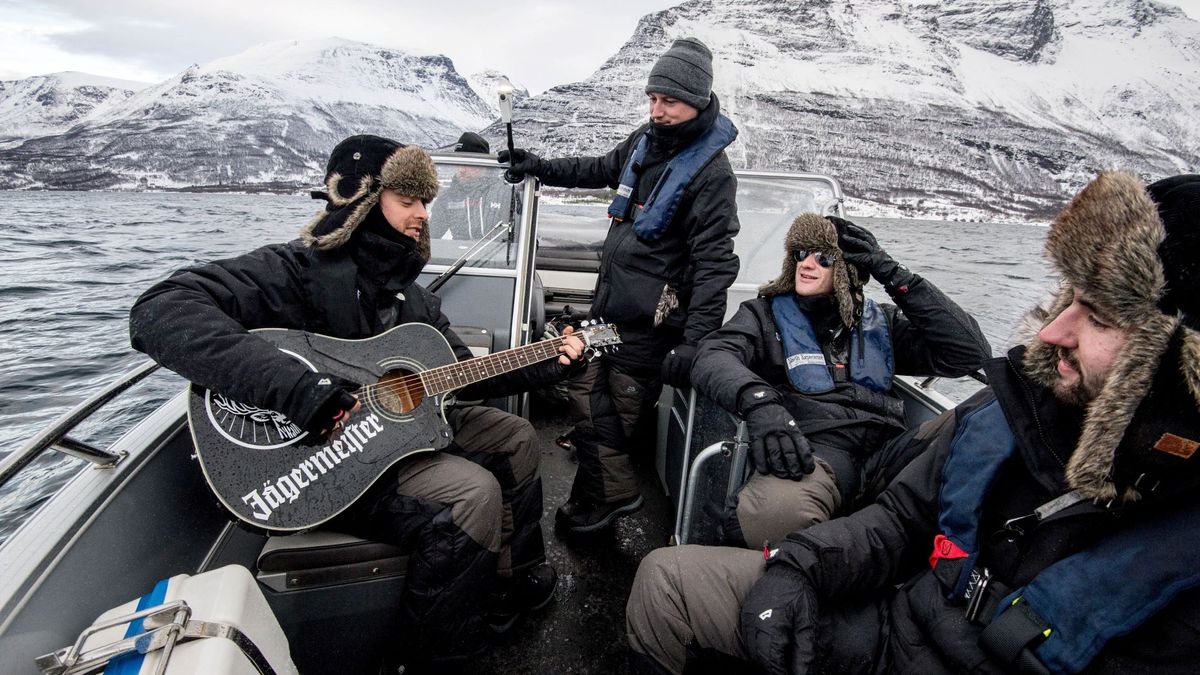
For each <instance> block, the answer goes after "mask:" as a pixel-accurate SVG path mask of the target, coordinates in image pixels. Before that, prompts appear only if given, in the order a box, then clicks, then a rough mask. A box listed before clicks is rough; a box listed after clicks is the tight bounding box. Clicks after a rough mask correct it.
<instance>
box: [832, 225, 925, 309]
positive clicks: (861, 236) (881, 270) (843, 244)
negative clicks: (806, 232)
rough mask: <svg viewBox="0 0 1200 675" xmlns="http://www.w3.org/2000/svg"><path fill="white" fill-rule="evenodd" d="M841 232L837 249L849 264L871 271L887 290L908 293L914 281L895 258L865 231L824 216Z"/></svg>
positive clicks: (910, 274) (911, 274)
mask: <svg viewBox="0 0 1200 675" xmlns="http://www.w3.org/2000/svg"><path fill="white" fill-rule="evenodd" d="M825 218H826V219H827V220H829V222H831V223H833V224H834V226H835V227H836V228H837V230H838V248H840V249H841V250H842V258H844V259H845V260H846V262H848V263H850V264H852V265H854V266H856V267H858V268H860V269H864V270H866V271H868V272H869V273H870V274H871V276H872V277H874V278H875V280H876V281H878V282H879V283H881V284H883V286H884V288H886V289H887V290H888V291H893V290H899V291H901V292H905V291H907V286H908V285H909V284H911V283H912V282H913V281H914V280H915V276H916V275H914V274H913V273H912V272H910V271H908V268H907V267H905V266H904V265H901V264H900V263H898V262H896V261H895V260H893V259H892V257H891V256H889V255H888V254H887V252H886V251H884V250H883V248H881V247H880V246H879V242H877V241H875V235H873V234H871V233H870V232H869V231H867V229H866V228H864V227H861V226H859V225H855V224H854V223H852V222H850V221H848V220H845V219H843V218H838V217H837V216H825Z"/></svg>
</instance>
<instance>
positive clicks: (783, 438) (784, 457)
mask: <svg viewBox="0 0 1200 675" xmlns="http://www.w3.org/2000/svg"><path fill="white" fill-rule="evenodd" d="M745 417H746V430H747V431H748V432H749V436H750V464H752V465H753V466H754V470H755V471H758V472H759V473H763V474H766V473H769V474H772V475H774V476H776V477H778V478H790V479H792V480H800V478H802V477H803V476H804V474H806V473H812V472H813V470H814V469H816V468H817V466H816V464H815V463H814V462H813V455H812V448H810V447H809V446H808V439H806V438H804V434H802V433H800V429H799V427H797V426H796V420H794V419H792V414H791V413H789V412H788V411H787V408H784V407H783V406H781V405H779V404H778V403H765V404H763V405H760V406H757V407H754V408H751V409H750V410H748V411H747V412H746V414H745Z"/></svg>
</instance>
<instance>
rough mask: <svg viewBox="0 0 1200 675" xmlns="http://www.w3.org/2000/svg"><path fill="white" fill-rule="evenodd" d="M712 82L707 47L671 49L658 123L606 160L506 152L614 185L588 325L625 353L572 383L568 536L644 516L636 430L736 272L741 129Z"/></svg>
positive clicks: (515, 170)
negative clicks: (574, 454)
mask: <svg viewBox="0 0 1200 675" xmlns="http://www.w3.org/2000/svg"><path fill="white" fill-rule="evenodd" d="M712 80H713V75H712V53H711V52H710V51H709V50H708V47H706V46H705V45H704V44H703V43H702V42H700V41H699V40H697V39H695V38H682V39H679V40H675V42H674V43H673V44H672V45H671V47H670V49H668V50H667V51H666V53H664V54H663V55H662V56H661V57H660V58H659V59H658V61H657V62H656V63H655V64H654V67H653V68H652V69H651V71H650V77H649V80H648V81H647V83H646V95H647V96H648V97H649V105H650V121H649V122H647V123H645V124H643V125H642V126H640V127H638V128H637V129H636V130H635V131H634V132H633V133H632V134H630V135H629V137H628V138H626V139H625V140H624V141H623V142H622V143H621V144H620V145H618V146H617V147H616V148H614V149H613V150H612V151H610V152H609V153H608V154H606V155H603V156H600V157H565V158H560V159H551V160H543V159H541V158H540V157H538V156H537V155H535V154H533V153H532V152H529V151H527V150H522V149H517V150H513V151H512V152H511V153H509V152H508V151H501V152H500V154H499V156H498V157H499V160H500V162H501V163H505V162H507V163H508V164H509V172H510V178H511V179H517V180H519V179H521V178H523V177H524V176H526V175H532V176H537V177H538V178H539V179H540V180H541V181H542V182H544V183H546V184H547V185H555V186H561V187H583V188H600V187H609V188H615V189H616V190H617V196H616V198H615V199H614V200H613V202H612V204H611V205H610V206H609V209H608V214H609V216H610V217H611V218H612V222H611V225H610V227H609V230H608V235H607V237H606V239H605V241H604V246H603V249H602V252H601V258H600V273H599V276H598V278H597V280H596V289H595V294H594V298H593V301H592V306H591V316H592V317H603V318H604V319H605V320H606V321H612V322H613V323H615V324H616V325H617V326H619V327H620V329H621V337H622V341H623V344H622V346H621V349H620V350H619V351H618V352H616V353H615V354H612V355H608V356H605V357H604V358H602V359H599V360H597V361H595V362H593V363H591V364H590V365H589V366H588V368H587V369H586V370H585V371H583V372H582V373H581V374H580V375H578V376H576V377H574V378H573V379H572V380H571V382H570V384H569V390H568V395H569V398H570V404H571V411H572V418H573V422H574V423H575V430H574V431H573V432H572V434H571V442H572V443H573V445H574V447H575V448H576V449H577V451H578V457H579V469H578V471H577V472H576V474H575V481H574V484H573V485H572V487H571V495H570V497H569V499H568V500H567V502H566V503H565V504H563V505H562V506H561V507H560V508H559V509H558V512H557V513H556V514H555V518H556V522H557V524H558V526H559V527H560V528H563V529H565V530H567V531H570V532H576V533H580V532H592V531H595V530H600V529H602V528H605V527H608V526H609V525H610V524H611V523H612V522H613V520H614V519H615V518H616V517H617V516H620V515H622V514H626V513H632V512H634V511H636V510H637V509H639V508H641V506H642V495H641V493H640V491H639V489H638V481H637V476H636V475H635V473H634V471H633V466H632V464H631V461H630V451H631V449H632V447H633V446H634V445H635V441H634V440H633V439H632V438H631V435H632V433H633V431H634V429H635V428H637V426H638V424H639V421H640V419H641V414H642V412H643V410H645V409H646V407H647V403H648V402H652V401H654V400H656V399H657V398H658V393H659V390H660V388H661V387H662V383H663V382H664V381H666V382H667V383H668V384H671V385H674V386H687V385H688V384H689V381H688V375H689V371H690V369H691V365H692V358H693V356H694V355H695V352H696V345H697V344H698V343H699V341H700V338H702V337H704V336H705V335H707V334H708V333H709V332H711V331H713V330H715V329H716V328H717V327H718V326H720V325H721V321H722V320H723V319H724V317H725V292H726V290H727V289H728V288H729V285H730V284H732V283H733V280H734V279H735V278H737V273H738V259H737V256H736V255H735V254H734V252H733V237H734V235H736V234H737V232H738V220H737V206H736V203H735V199H736V193H737V180H736V179H735V178H734V175H733V169H732V167H731V166H730V164H729V158H728V157H727V156H726V155H725V147H726V146H728V145H729V144H730V143H732V142H733V140H734V139H735V138H736V137H737V129H736V128H735V127H734V126H733V123H732V122H730V121H729V118H727V117H725V116H724V115H722V114H721V107H720V103H719V101H718V100H717V97H716V95H715V94H714V93H713V92H712Z"/></svg>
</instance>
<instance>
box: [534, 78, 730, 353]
mask: <svg viewBox="0 0 1200 675" xmlns="http://www.w3.org/2000/svg"><path fill="white" fill-rule="evenodd" d="M719 111H720V104H719V103H718V102H717V99H716V96H714V97H713V102H712V103H711V104H709V106H708V107H707V108H705V109H704V110H703V111H702V112H701V113H700V116H699V117H698V118H696V119H697V125H696V128H695V134H694V135H695V136H698V135H699V133H702V132H703V131H705V130H707V128H708V126H711V125H712V123H713V122H714V121H715V120H716V116H717V114H718V113H719ZM685 124H686V123H685ZM649 126H650V125H649V123H647V124H644V125H642V126H641V127H639V128H638V129H637V130H636V131H634V132H633V133H632V134H630V135H629V137H628V138H626V139H625V140H624V141H623V142H622V143H621V144H620V145H618V146H617V147H616V148H613V150H612V151H610V152H609V153H608V154H606V155H603V156H600V157H564V158H559V159H551V160H546V161H544V162H542V165H541V168H539V170H538V177H539V178H540V179H541V180H542V181H543V182H545V183H546V184H547V185H555V186H559V187H582V188H601V187H608V188H616V187H617V185H618V184H619V182H620V179H621V169H622V168H624V166H625V162H626V161H627V160H628V158H629V155H630V154H631V153H632V152H633V150H634V148H635V147H636V145H637V142H638V140H639V139H640V138H641V137H642V134H643V133H644V132H645V131H646V129H647V128H649ZM683 147H686V144H684V145H683V146H682V147H680V146H675V147H669V148H666V149H664V150H663V151H662V152H655V148H654V147H652V148H651V152H650V153H648V155H647V159H646V162H645V165H644V167H643V169H642V172H641V173H640V174H639V177H638V182H637V186H636V188H635V190H634V194H633V195H632V199H633V201H634V202H635V203H638V204H640V203H642V202H644V201H645V199H646V197H647V196H648V193H649V192H650V190H651V189H652V188H653V187H654V185H655V183H656V182H657V181H658V178H659V176H661V175H662V171H663V169H664V168H665V167H666V164H667V162H668V161H670V159H671V157H673V156H674V155H675V154H677V153H678V151H679V150H681V149H682V148H683ZM736 198H737V178H735V177H734V175H733V168H732V167H731V166H730V164H729V158H728V157H726V155H725V152H724V151H722V152H721V153H719V154H717V155H716V156H715V157H714V158H713V159H712V160H711V161H710V162H709V163H708V164H707V165H706V166H705V167H704V168H703V169H701V171H700V172H699V173H698V174H697V175H696V177H695V179H693V181H692V183H691V184H690V185H689V186H688V187H687V189H686V190H685V191H684V194H683V197H682V199H681V201H680V203H679V207H678V209H677V210H676V212H675V217H674V219H673V220H672V221H671V223H670V224H669V225H668V226H667V229H666V231H665V232H664V233H663V235H662V236H661V237H659V238H658V239H656V240H653V241H651V240H649V239H643V238H641V237H639V236H637V234H636V233H635V232H634V230H633V225H632V221H631V220H625V221H622V222H616V223H613V224H612V225H611V227H610V228H609V231H608V235H607V237H606V238H605V240H604V246H603V249H602V252H601V262H600V274H599V277H598V278H597V280H596V289H595V296H594V299H593V302H592V315H593V316H595V317H603V318H604V319H605V320H607V321H611V322H613V323H615V324H617V326H618V327H619V328H620V329H621V335H622V338H623V340H624V344H623V345H622V347H621V349H620V350H619V351H617V352H615V353H613V354H612V355H610V356H607V357H605V358H609V359H612V360H613V361H616V362H624V363H630V364H633V365H637V366H644V367H657V366H658V365H659V364H661V363H662V358H663V356H664V355H665V354H666V352H667V351H669V350H670V349H671V348H672V347H674V346H675V345H676V344H678V343H679V342H681V341H682V342H686V343H688V344H693V345H694V344H696V343H697V342H699V340H700V338H702V337H704V336H705V335H707V334H708V333H710V332H711V331H713V330H715V329H716V328H717V327H718V326H720V325H721V321H722V320H723V319H724V318H725V291H726V290H727V289H728V288H729V286H730V284H732V283H733V281H734V279H736V278H737V274H738V258H737V255H735V254H734V252H733V237H734V236H735V235H736V234H737V233H738V229H739V225H738V219H737V204H736ZM668 285H669V286H671V287H672V288H673V289H675V291H676V293H677V297H678V299H679V307H678V309H676V310H674V311H672V312H670V313H669V314H668V315H667V317H666V318H665V320H664V321H663V322H662V324H661V325H660V326H659V327H657V328H656V327H655V326H654V325H653V320H654V314H655V309H656V307H657V306H658V300H659V298H660V296H661V295H662V292H663V287H664V286H668Z"/></svg>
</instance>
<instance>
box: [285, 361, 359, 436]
mask: <svg viewBox="0 0 1200 675" xmlns="http://www.w3.org/2000/svg"><path fill="white" fill-rule="evenodd" d="M313 375H314V376H316V377H315V379H316V384H315V388H316V393H315V394H314V398H318V397H324V398H325V401H324V402H323V403H321V404H320V405H319V406H317V408H316V412H314V413H313V414H312V416H311V417H310V418H309V419H307V420H303V421H301V420H296V424H299V425H300V427H301V428H303V429H304V430H305V431H307V432H308V433H310V434H313V435H316V436H320V437H322V438H325V437H327V436H328V435H329V432H331V431H333V430H334V429H335V428H336V426H337V425H338V424H339V423H340V422H344V421H345V419H346V417H347V416H349V414H350V411H351V410H353V409H354V406H356V405H358V399H357V398H355V397H354V395H353V394H352V393H351V392H354V391H358V390H359V389H360V387H359V385H358V384H357V383H355V382H351V381H350V380H347V379H346V378H343V377H338V376H337V375H331V374H329V373H313Z"/></svg>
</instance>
